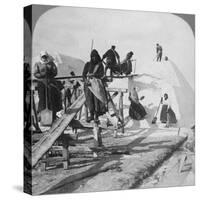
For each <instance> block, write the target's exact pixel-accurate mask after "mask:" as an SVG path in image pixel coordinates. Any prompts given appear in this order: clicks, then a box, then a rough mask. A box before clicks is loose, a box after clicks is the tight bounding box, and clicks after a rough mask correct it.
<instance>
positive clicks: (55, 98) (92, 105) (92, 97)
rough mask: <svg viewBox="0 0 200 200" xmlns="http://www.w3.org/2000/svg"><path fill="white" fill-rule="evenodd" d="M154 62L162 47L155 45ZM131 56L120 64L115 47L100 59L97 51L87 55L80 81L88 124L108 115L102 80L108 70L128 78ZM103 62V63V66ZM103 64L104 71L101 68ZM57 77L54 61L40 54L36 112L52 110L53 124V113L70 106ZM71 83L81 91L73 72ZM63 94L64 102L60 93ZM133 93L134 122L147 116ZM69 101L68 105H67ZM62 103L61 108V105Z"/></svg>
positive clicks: (103, 81)
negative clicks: (155, 55) (82, 84)
mask: <svg viewBox="0 0 200 200" xmlns="http://www.w3.org/2000/svg"><path fill="white" fill-rule="evenodd" d="M156 52H157V61H161V59H162V47H161V46H160V45H159V44H157V50H156ZM132 56H133V52H132V51H130V52H128V53H127V55H126V58H125V59H124V60H123V61H122V62H120V56H119V54H118V52H117V51H116V47H115V46H114V45H112V46H111V48H110V49H109V50H108V51H106V52H105V54H103V56H102V57H101V56H100V55H99V53H98V51H97V50H96V49H93V50H92V51H91V54H90V60H89V61H88V62H87V63H86V64H85V66H84V69H83V73H82V77H83V81H84V93H85V97H86V106H87V108H88V109H89V111H90V117H89V118H88V122H90V121H91V120H98V117H99V116H100V115H103V114H104V113H106V112H107V111H108V101H107V92H106V90H105V81H106V79H105V77H106V73H107V70H108V69H110V75H111V76H112V75H113V73H114V74H122V73H125V74H126V75H127V74H130V73H131V72H132V65H131V58H132ZM104 60H106V62H104ZM104 64H105V67H104ZM56 75H57V66H56V64H55V63H54V59H53V57H52V56H50V55H49V54H48V53H47V52H41V53H40V61H39V62H36V63H35V66H34V76H35V78H36V79H37V80H38V84H37V88H36V89H37V90H38V96H39V104H38V110H37V112H38V113H40V112H41V111H42V110H44V109H45V108H48V109H49V110H52V113H53V120H55V119H56V113H57V112H59V111H61V110H63V107H64V110H65V111H66V108H67V106H69V105H71V104H72V103H73V102H71V97H72V93H71V90H70V89H69V88H67V89H66V88H65V87H64V84H63V83H62V82H61V81H59V80H56V79H55V76H56ZM71 76H72V79H71V80H70V81H69V82H71V84H72V85H73V87H76V89H77V88H78V87H80V84H79V83H78V82H76V81H75V79H73V77H74V76H75V73H74V72H71ZM61 90H64V91H65V92H64V94H65V95H64V98H63V95H62V93H61ZM136 93H137V92H136V90H135V89H134V91H132V95H130V98H129V99H130V100H131V105H130V109H129V115H130V116H131V117H132V118H133V119H136V120H140V119H143V118H144V117H145V115H146V114H147V113H146V111H145V109H144V108H143V106H142V105H141V104H140V102H139V99H138V98H137V96H136V98H135V97H134V95H133V94H136ZM66 100H68V105H66ZM62 102H64V104H63V103H62Z"/></svg>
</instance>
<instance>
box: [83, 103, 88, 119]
mask: <svg viewBox="0 0 200 200" xmlns="http://www.w3.org/2000/svg"><path fill="white" fill-rule="evenodd" d="M84 112H85V121H87V120H88V107H87V105H86V104H84Z"/></svg>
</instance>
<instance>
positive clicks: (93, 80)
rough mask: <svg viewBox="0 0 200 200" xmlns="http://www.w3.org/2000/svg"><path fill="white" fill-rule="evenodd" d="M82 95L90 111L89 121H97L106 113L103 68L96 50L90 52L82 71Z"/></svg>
mask: <svg viewBox="0 0 200 200" xmlns="http://www.w3.org/2000/svg"><path fill="white" fill-rule="evenodd" d="M82 75H83V79H84V93H85V97H86V105H87V107H88V108H89V111H90V118H89V119H88V122H90V121H91V120H98V117H99V116H100V115H103V114H104V113H106V111H107V98H106V91H105V87H104V84H103V82H102V78H103V77H104V67H103V64H102V62H101V57H100V56H99V53H98V52H97V50H95V49H94V50H92V52H91V55H90V61H89V62H87V63H86V64H85V67H84V69H83V74H82Z"/></svg>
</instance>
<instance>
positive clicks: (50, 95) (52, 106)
mask: <svg viewBox="0 0 200 200" xmlns="http://www.w3.org/2000/svg"><path fill="white" fill-rule="evenodd" d="M56 75H57V67H56V65H55V63H54V62H53V58H52V57H51V56H50V55H49V54H48V53H47V52H45V51H42V52H41V53H40V61H39V62H37V63H35V66H34V76H35V77H36V78H37V79H38V86H37V90H38V95H39V105H38V112H41V111H42V110H44V109H45V108H46V107H47V108H48V109H49V110H52V111H53V120H55V119H56V113H57V112H58V111H60V110H61V109H62V97H61V90H62V89H63V85H62V83H61V82H60V81H56V80H55V76H56ZM46 91H47V94H46ZM46 97H47V105H46Z"/></svg>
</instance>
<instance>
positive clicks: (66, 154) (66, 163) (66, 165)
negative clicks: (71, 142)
mask: <svg viewBox="0 0 200 200" xmlns="http://www.w3.org/2000/svg"><path fill="white" fill-rule="evenodd" d="M63 159H64V161H63V168H64V169H68V168H69V164H70V160H69V149H68V145H63Z"/></svg>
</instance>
